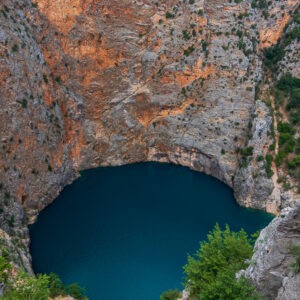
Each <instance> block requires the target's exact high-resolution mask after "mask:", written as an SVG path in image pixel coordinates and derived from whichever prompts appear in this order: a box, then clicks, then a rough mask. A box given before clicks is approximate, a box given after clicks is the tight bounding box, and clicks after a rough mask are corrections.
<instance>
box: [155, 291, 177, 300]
mask: <svg viewBox="0 0 300 300" xmlns="http://www.w3.org/2000/svg"><path fill="white" fill-rule="evenodd" d="M180 296H181V293H180V292H179V291H178V290H168V291H165V292H163V293H162V294H161V296H160V298H159V299H160V300H177V299H179V297H180Z"/></svg>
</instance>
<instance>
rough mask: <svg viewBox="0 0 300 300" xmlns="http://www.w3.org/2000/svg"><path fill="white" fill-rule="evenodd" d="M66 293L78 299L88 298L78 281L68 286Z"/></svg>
mask: <svg viewBox="0 0 300 300" xmlns="http://www.w3.org/2000/svg"><path fill="white" fill-rule="evenodd" d="M66 293H67V294H68V295H70V296H72V297H74V298H75V299H76V300H85V299H87V298H86V296H85V295H84V289H83V288H81V287H80V286H79V285H78V284H77V283H71V284H70V285H68V286H67V287H66Z"/></svg>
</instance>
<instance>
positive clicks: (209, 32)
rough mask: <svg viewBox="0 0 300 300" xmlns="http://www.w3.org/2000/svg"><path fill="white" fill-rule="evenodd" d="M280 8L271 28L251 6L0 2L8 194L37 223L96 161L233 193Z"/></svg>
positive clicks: (284, 16)
mask: <svg viewBox="0 0 300 300" xmlns="http://www.w3.org/2000/svg"><path fill="white" fill-rule="evenodd" d="M280 5H282V6H283V8H284V9H283V11H284V13H282V12H281V14H279V15H278V16H277V14H274V18H275V17H276V20H275V19H274V20H273V19H272V18H269V21H268V22H269V23H270V22H271V23H272V22H273V23H274V22H275V23H274V26H273V27H271V28H272V29H268V32H264V30H265V26H266V20H265V19H264V18H263V17H262V16H261V15H260V13H259V11H257V9H256V8H255V9H252V8H251V5H250V4H249V3H248V2H246V1H243V2H241V3H239V4H237V3H235V2H232V3H224V1H221V0H213V1H208V2H205V1H196V2H195V3H194V4H189V3H183V2H182V1H167V2H162V3H157V4H155V3H154V2H152V1H149V0H148V1H146V0H145V1H131V0H126V1H114V0H111V1H92V0H89V1H82V0H76V1H62V0H51V1H50V0H49V1H48V0H38V1H37V2H36V5H33V4H32V3H31V2H30V1H29V0H25V1H23V2H22V4H20V3H19V2H18V1H17V0H4V1H2V2H1V12H2V13H1V14H0V22H1V31H0V42H1V45H2V46H1V48H0V51H1V73H0V85H1V91H2V93H1V98H0V99H1V109H0V114H1V120H2V124H3V126H2V127H1V144H2V149H1V152H0V166H1V168H2V170H3V171H2V172H1V174H0V182H1V183H2V185H3V190H5V191H8V192H9V193H10V194H11V195H12V197H15V199H17V201H18V202H19V203H21V204H22V205H23V207H24V208H25V210H26V215H27V217H28V218H29V220H30V221H33V220H34V218H35V217H36V215H37V213H38V212H39V211H40V210H41V209H42V208H43V207H45V206H46V205H47V204H48V203H49V202H51V201H52V200H53V199H54V198H55V197H56V195H57V194H58V193H59V191H60V190H61V189H62V188H63V187H64V186H65V185H66V184H67V183H70V182H71V181H72V180H73V179H74V178H75V177H76V176H77V172H78V170H81V169H86V168H91V167H96V166H101V165H119V164H124V163H132V162H137V161H147V160H155V161H169V162H174V163H180V164H183V165H186V166H189V167H191V168H194V169H196V170H199V171H204V172H206V173H208V174H212V175H213V176H215V177H217V178H219V179H220V180H222V181H224V182H225V183H227V184H228V185H229V186H233V178H234V176H235V173H236V171H237V170H238V168H239V155H238V154H237V153H236V149H237V148H243V147H245V145H246V143H247V133H248V124H249V122H250V121H251V118H252V116H251V115H252V113H253V107H254V102H255V101H254V93H255V85H256V83H257V82H258V81H259V80H260V78H261V74H262V69H261V59H260V58H259V51H260V49H261V48H263V47H265V46H266V45H265V43H266V42H265V39H266V37H268V39H269V40H270V41H271V42H272V43H273V42H276V40H277V39H278V37H279V36H280V32H281V31H280V30H281V29H282V24H285V23H286V22H287V21H288V19H289V15H288V13H287V12H288V11H290V10H293V9H294V7H295V5H296V1H282V3H281V2H276V3H275V4H272V10H274V11H276V9H279V6H280ZM247 14H248V16H247ZM242 19H243V21H240V20H242ZM271 23H270V24H271ZM273 23H272V24H273ZM276 24H277V25H276ZM272 30H273V31H274V32H273V31H272ZM278 33H279V34H278ZM271 37H272V38H271ZM241 176H242V175H240V177H241ZM238 194H239V192H238V190H237V191H236V195H237V197H238V199H240V203H242V204H247V205H249V206H255V207H257V206H259V207H261V208H265V203H266V201H263V203H259V205H257V204H253V205H252V204H251V203H249V197H248V198H247V199H244V200H243V195H238ZM256 194H257V193H252V197H255V195H256ZM260 196H261V195H258V197H260ZM257 201H260V199H257ZM257 201H256V202H257ZM254 202H255V200H254ZM254 202H253V203H254Z"/></svg>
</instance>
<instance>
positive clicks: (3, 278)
mask: <svg viewBox="0 0 300 300" xmlns="http://www.w3.org/2000/svg"><path fill="white" fill-rule="evenodd" d="M10 270H11V265H10V264H9V263H8V262H7V259H5V258H4V257H3V256H0V282H3V283H4V284H6V283H7V281H8V277H9V276H8V275H9V271H10Z"/></svg>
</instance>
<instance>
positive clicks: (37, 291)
mask: <svg viewBox="0 0 300 300" xmlns="http://www.w3.org/2000/svg"><path fill="white" fill-rule="evenodd" d="M1 251H2V256H0V282H3V283H4V284H5V290H4V292H5V293H4V295H3V297H2V298H1V299H3V300H48V298H49V297H51V298H55V297H57V296H66V295H70V296H72V297H74V298H75V299H76V300H86V299H87V298H86V297H85V295H84V293H83V289H82V288H80V287H79V286H78V285H77V284H70V285H68V286H64V284H63V283H62V281H61V280H60V279H59V277H58V276H57V275H56V274H54V273H50V274H49V275H45V274H39V275H37V277H35V276H30V275H29V274H27V273H26V272H24V271H19V272H17V274H15V275H13V276H12V274H11V273H12V267H11V264H10V263H9V262H8V255H6V256H7V257H5V255H4V254H5V252H4V250H3V249H1ZM14 273H16V272H14Z"/></svg>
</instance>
